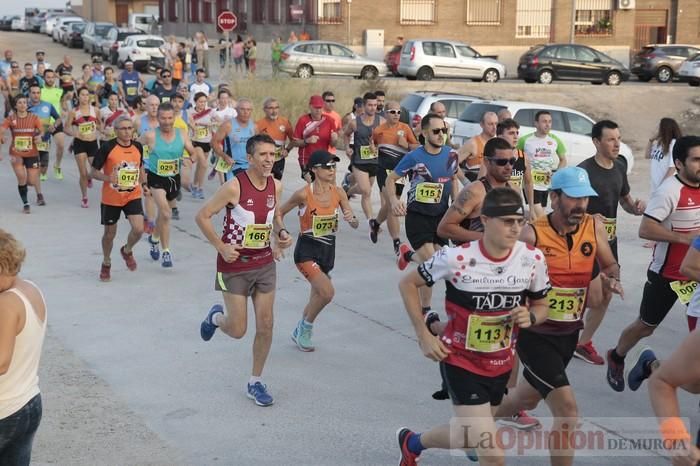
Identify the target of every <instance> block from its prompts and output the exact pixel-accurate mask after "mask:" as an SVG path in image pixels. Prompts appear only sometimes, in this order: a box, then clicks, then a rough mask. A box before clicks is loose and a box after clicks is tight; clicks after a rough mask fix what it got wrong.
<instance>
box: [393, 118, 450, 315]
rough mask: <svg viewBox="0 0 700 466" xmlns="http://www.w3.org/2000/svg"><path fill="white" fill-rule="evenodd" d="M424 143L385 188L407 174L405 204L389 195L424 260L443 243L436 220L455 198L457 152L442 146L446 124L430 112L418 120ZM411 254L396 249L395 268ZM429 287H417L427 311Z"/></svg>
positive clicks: (410, 155)
mask: <svg viewBox="0 0 700 466" xmlns="http://www.w3.org/2000/svg"><path fill="white" fill-rule="evenodd" d="M421 127H422V128H423V137H424V139H425V145H423V146H421V147H419V148H418V149H415V150H413V151H411V152H409V153H408V154H406V155H405V156H404V157H403V158H402V159H401V161H400V162H399V163H398V164H397V165H396V167H395V168H394V171H393V172H391V173H390V174H389V175H388V176H387V180H386V188H387V189H388V191H389V192H390V193H391V192H396V181H397V180H398V179H399V178H403V177H404V176H406V175H409V173H410V175H409V178H410V187H409V190H408V202H407V206H406V205H405V204H404V203H403V201H401V200H400V199H398V198H395V197H394V198H391V208H392V211H393V212H394V215H396V216H405V217H406V219H405V227H406V237H407V238H408V241H409V243H410V244H411V247H413V250H414V251H415V254H416V255H417V256H418V260H419V261H421V262H425V261H427V260H428V258H429V257H430V256H432V255H433V254H435V251H437V250H438V249H440V248H441V247H442V246H444V245H445V244H447V242H446V241H445V240H444V239H443V238H440V237H439V236H438V234H437V228H438V224H439V223H440V219H441V218H442V216H443V215H444V214H445V212H446V211H447V207H448V202H449V199H450V197H451V198H452V199H453V200H454V199H456V198H457V193H458V192H459V191H458V187H457V186H458V184H457V183H454V182H455V181H457V153H456V152H454V151H452V149H451V148H450V147H449V146H445V134H447V126H446V125H445V121H444V120H443V119H442V118H440V117H439V116H438V115H436V114H434V113H428V114H427V115H426V116H424V117H423V120H422V122H421ZM404 246H405V247H404ZM413 256H414V253H413V251H411V250H410V248H408V246H407V245H405V244H404V245H401V247H400V248H399V268H400V269H404V268H406V266H407V263H408V262H411V260H412V257H413ZM431 290H432V289H431V288H425V289H421V305H422V306H423V313H424V314H427V313H429V312H430V309H431V307H430V300H431V297H432V291H431Z"/></svg>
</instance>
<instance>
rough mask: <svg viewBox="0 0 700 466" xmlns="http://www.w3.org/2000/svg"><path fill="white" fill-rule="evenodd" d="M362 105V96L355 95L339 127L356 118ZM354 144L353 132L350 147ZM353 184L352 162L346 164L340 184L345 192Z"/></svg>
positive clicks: (349, 197) (346, 125) (343, 126)
mask: <svg viewBox="0 0 700 466" xmlns="http://www.w3.org/2000/svg"><path fill="white" fill-rule="evenodd" d="M363 107H364V101H363V100H362V97H355V99H354V100H353V104H352V110H351V111H350V112H348V113H346V114H345V116H343V119H342V120H341V125H340V128H342V129H343V131H344V130H345V129H346V128H347V127H348V125H349V124H350V122H351V121H353V120H356V119H357V116H358V115H361V114H362V109H363ZM354 146H355V133H353V134H352V135H351V136H350V147H351V148H353V147H354ZM346 149H347V147H346ZM354 184H355V177H354V176H352V162H350V164H349V165H348V171H347V172H346V173H345V176H344V177H343V182H342V184H341V186H342V187H343V190H344V191H345V192H346V193H347V192H348V191H349V190H350V187H351V186H353V185H354ZM353 197H355V196H354V195H350V196H348V199H352V198H353Z"/></svg>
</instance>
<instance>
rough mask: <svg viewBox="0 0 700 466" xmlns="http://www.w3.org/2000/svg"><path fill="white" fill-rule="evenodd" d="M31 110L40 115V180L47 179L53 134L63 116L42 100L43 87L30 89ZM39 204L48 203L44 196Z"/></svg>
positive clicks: (29, 103) (41, 196)
mask: <svg viewBox="0 0 700 466" xmlns="http://www.w3.org/2000/svg"><path fill="white" fill-rule="evenodd" d="M28 105H29V112H30V113H33V114H34V115H36V116H37V117H39V121H41V126H42V132H43V136H42V138H41V142H40V143H38V144H37V146H36V148H37V150H38V151H39V181H46V179H47V176H46V172H47V170H48V169H49V150H50V148H51V145H50V144H51V134H52V133H53V132H54V131H55V130H56V128H55V126H54V124H55V122H58V123H59V124H60V123H61V117H60V115H59V114H58V112H57V111H56V109H55V108H54V106H53V105H51V104H50V103H49V102H44V101H43V100H41V88H39V87H38V86H32V87H31V88H30V89H29V102H28ZM38 197H39V200H38V201H37V204H38V205H46V202H45V201H44V196H43V195H40V196H38Z"/></svg>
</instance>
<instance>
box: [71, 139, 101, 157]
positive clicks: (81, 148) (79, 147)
mask: <svg viewBox="0 0 700 466" xmlns="http://www.w3.org/2000/svg"><path fill="white" fill-rule="evenodd" d="M98 149H99V147H98V145H97V141H83V140H80V139H78V138H73V154H75V155H77V154H87V156H88V157H94V156H95V155H97V150H98Z"/></svg>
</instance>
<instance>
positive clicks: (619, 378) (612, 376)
mask: <svg viewBox="0 0 700 466" xmlns="http://www.w3.org/2000/svg"><path fill="white" fill-rule="evenodd" d="M612 352H613V350H608V354H607V355H606V359H607V362H608V373H607V377H606V378H607V380H608V385H610V388H612V389H613V390H615V391H616V392H622V391H624V390H625V363H622V364H618V363H616V362H615V361H613V360H612V358H611V357H610V355H611V354H612Z"/></svg>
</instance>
